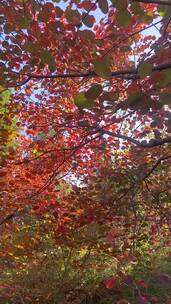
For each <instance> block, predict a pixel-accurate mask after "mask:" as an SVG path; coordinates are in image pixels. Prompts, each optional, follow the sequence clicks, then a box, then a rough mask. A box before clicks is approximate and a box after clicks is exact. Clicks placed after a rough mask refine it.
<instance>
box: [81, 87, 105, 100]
mask: <svg viewBox="0 0 171 304" xmlns="http://www.w3.org/2000/svg"><path fill="white" fill-rule="evenodd" d="M101 93H102V86H101V85H100V84H94V85H93V86H92V87H91V88H90V89H89V90H88V91H87V92H86V93H85V96H86V98H87V99H91V100H94V99H96V98H98V97H99V96H100V94H101Z"/></svg>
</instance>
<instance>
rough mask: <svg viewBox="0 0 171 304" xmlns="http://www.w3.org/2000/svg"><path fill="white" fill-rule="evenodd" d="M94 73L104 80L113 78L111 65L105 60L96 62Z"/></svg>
mask: <svg viewBox="0 0 171 304" xmlns="http://www.w3.org/2000/svg"><path fill="white" fill-rule="evenodd" d="M94 71H95V72H96V74H97V75H99V76H101V77H102V78H105V79H108V78H109V77H110V76H111V71H110V68H109V64H108V63H107V62H105V61H103V60H96V61H95V62H94Z"/></svg>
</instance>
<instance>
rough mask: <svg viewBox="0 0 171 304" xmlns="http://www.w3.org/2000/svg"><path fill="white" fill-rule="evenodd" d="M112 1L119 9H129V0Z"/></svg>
mask: <svg viewBox="0 0 171 304" xmlns="http://www.w3.org/2000/svg"><path fill="white" fill-rule="evenodd" d="M111 2H112V4H113V5H114V6H115V7H116V8H117V9H118V10H123V11H124V10H125V9H127V6H128V3H127V0H111Z"/></svg>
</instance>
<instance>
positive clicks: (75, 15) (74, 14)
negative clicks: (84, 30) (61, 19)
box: [65, 8, 81, 24]
mask: <svg viewBox="0 0 171 304" xmlns="http://www.w3.org/2000/svg"><path fill="white" fill-rule="evenodd" d="M65 16H66V19H67V21H68V22H69V23H72V24H80V19H81V16H80V13H79V12H78V11H77V10H73V9H71V8H67V9H66V11H65Z"/></svg>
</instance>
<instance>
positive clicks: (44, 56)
mask: <svg viewBox="0 0 171 304" xmlns="http://www.w3.org/2000/svg"><path fill="white" fill-rule="evenodd" d="M40 58H41V61H42V63H47V64H48V65H53V64H54V58H53V56H52V54H51V52H49V51H47V50H42V51H41V55H40Z"/></svg>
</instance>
